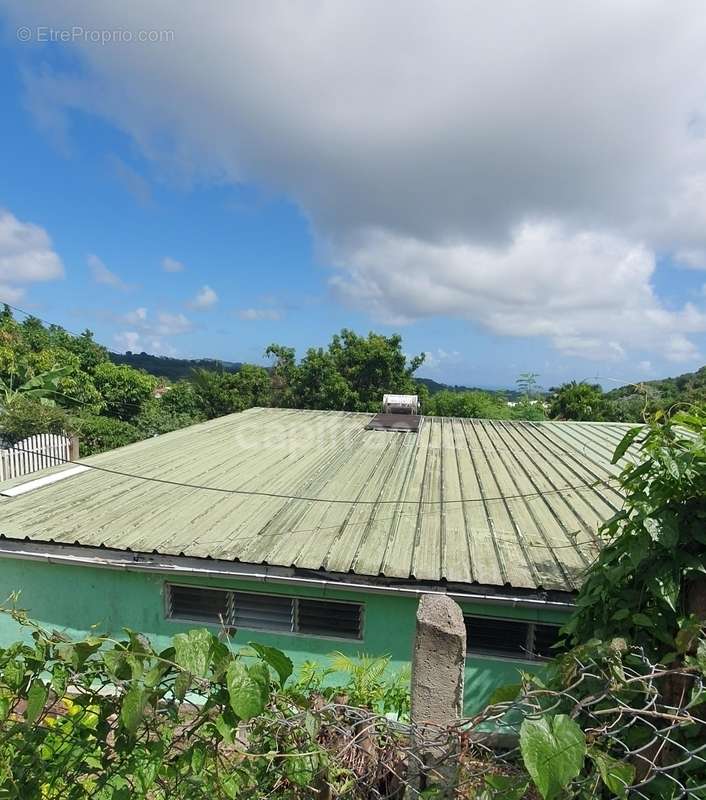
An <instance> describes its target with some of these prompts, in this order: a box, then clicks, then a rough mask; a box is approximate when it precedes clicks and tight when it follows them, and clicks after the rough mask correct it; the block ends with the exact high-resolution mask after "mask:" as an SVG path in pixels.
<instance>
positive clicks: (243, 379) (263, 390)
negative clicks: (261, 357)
mask: <svg viewBox="0 0 706 800" xmlns="http://www.w3.org/2000/svg"><path fill="white" fill-rule="evenodd" d="M229 376H230V381H229V385H230V386H232V387H233V390H234V391H235V392H236V393H237V394H238V396H239V397H240V402H241V405H242V407H243V408H252V407H253V406H269V405H271V404H272V378H271V377H270V373H269V372H268V371H267V370H266V369H265V368H264V367H258V366H256V365H255V364H243V365H242V366H241V367H240V369H239V370H238V371H237V372H236V373H234V374H233V373H229Z"/></svg>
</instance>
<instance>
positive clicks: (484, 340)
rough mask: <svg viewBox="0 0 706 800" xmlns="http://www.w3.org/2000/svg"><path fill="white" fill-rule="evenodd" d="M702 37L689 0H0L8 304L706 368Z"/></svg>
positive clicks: (598, 365) (68, 319) (0, 150)
mask: <svg viewBox="0 0 706 800" xmlns="http://www.w3.org/2000/svg"><path fill="white" fill-rule="evenodd" d="M704 52H706V15H704V14H703V7H702V5H701V3H700V2H687V1H686V0H677V2H652V1H651V0H640V2H637V1H636V0H635V1H633V0H619V1H616V0H610V1H609V2H608V1H606V2H603V1H602V0H597V1H596V2H593V3H590V4H588V3H585V4H567V3H565V2H560V1H559V0H545V2H543V3H542V4H529V3H526V2H519V1H518V2H510V0H502V1H501V2H498V3H492V4H491V3H486V2H474V1H473V0H464V1H463V2H452V1H451V0H441V2H434V3H431V2H428V0H427V1H426V2H418V1H417V0H405V2H404V3H403V2H398V1H397V0H392V1H391V2H388V3H384V4H383V3H379V2H369V1H368V0H357V2H356V3H350V2H344V0H326V2H323V1H322V0H300V1H297V2H291V1H290V0H282V1H281V2H278V1H277V0H273V2H270V3H267V4H253V3H245V2H239V0H229V2H211V3H209V4H208V5H207V6H204V4H203V3H200V2H199V3H196V2H191V0H180V2H179V3H174V2H173V0H171V1H170V2H162V1H161V0H152V2H150V3H149V4H145V3H138V2H131V1H130V0H123V2H121V3H110V4H109V3H95V2H64V1H63V0H53V2H52V3H51V4H49V3H46V2H33V1H32V0H24V2H22V3H16V2H8V0H0V97H2V117H1V123H0V124H1V127H0V145H1V146H0V300H4V301H6V302H10V303H12V304H14V305H16V306H18V307H20V308H23V309H26V310H28V311H31V312H32V313H34V314H36V315H37V316H39V317H42V318H44V319H47V320H51V321H54V322H58V323H60V324H63V325H64V326H65V327H66V328H68V329H69V330H74V331H80V330H83V329H85V328H87V327H88V328H90V329H91V330H93V331H94V332H95V335H96V338H97V340H99V341H100V342H102V343H103V344H105V345H107V346H109V347H110V348H112V349H115V350H118V351H124V350H132V351H141V350H145V351H147V352H151V353H158V354H164V355H174V356H178V357H212V358H221V359H224V360H228V361H253V362H257V363H263V358H264V355H263V354H264V350H265V348H266V347H267V345H269V344H270V343H273V342H276V343H280V344H287V345H290V346H293V347H295V348H296V349H297V352H298V353H299V354H300V355H302V354H303V353H304V352H305V350H306V349H307V348H308V347H312V346H315V347H318V346H325V345H326V344H327V342H328V341H329V340H330V337H331V335H332V334H333V333H335V332H337V331H338V330H340V329H341V328H342V327H348V328H353V329H354V330H356V331H358V332H359V333H366V332H367V331H369V330H375V331H379V332H381V333H385V334H390V333H393V332H398V333H400V334H401V335H402V336H403V339H404V349H405V352H407V353H408V354H410V355H412V354H416V353H420V352H424V353H426V363H425V364H424V365H423V367H422V368H421V369H420V371H419V373H418V374H420V375H423V376H426V377H431V378H434V379H436V380H439V381H444V382H448V383H452V384H464V385H474V386H488V387H507V386H512V385H513V384H514V382H515V379H516V377H517V376H518V374H520V373H522V372H528V371H532V372H535V373H538V374H539V376H540V377H539V383H540V384H541V385H543V386H545V387H549V386H552V385H556V384H558V383H561V382H563V381H566V380H570V379H576V380H582V379H591V380H593V379H598V380H599V381H600V382H602V383H603V384H604V385H605V386H606V387H610V386H614V385H615V384H616V382H617V383H621V384H622V383H627V382H630V381H637V380H644V379H648V378H655V377H664V376H667V375H675V374H679V373H682V372H685V371H691V370H693V369H697V368H699V367H700V366H702V365H703V364H704V363H706V224H705V223H706V59H704V57H703V53H704Z"/></svg>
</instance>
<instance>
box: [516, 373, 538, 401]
mask: <svg viewBox="0 0 706 800" xmlns="http://www.w3.org/2000/svg"><path fill="white" fill-rule="evenodd" d="M538 377H539V373H538V372H522V373H520V375H518V377H517V380H516V381H515V383H516V384H517V388H518V389H519V390H520V391H521V392H522V393H523V394H524V396H525V399H527V400H532V398H533V397H535V396H536V395H537V393H538V390H539V386H538V384H537V378H538Z"/></svg>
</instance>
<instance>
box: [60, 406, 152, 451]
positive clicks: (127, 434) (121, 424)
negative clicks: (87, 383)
mask: <svg viewBox="0 0 706 800" xmlns="http://www.w3.org/2000/svg"><path fill="white" fill-rule="evenodd" d="M72 426H73V428H74V430H75V431H76V433H77V434H78V437H79V441H80V443H81V454H82V455H86V456H90V455H92V454H93V453H102V452H103V451H104V450H112V449H113V448H115V447H123V445H126V444H131V443H132V442H137V441H138V440H139V439H141V438H143V437H142V436H141V434H140V431H139V430H138V429H137V428H136V427H135V426H134V425H131V424H130V423H129V422H125V421H123V420H120V419H113V418H112V417H99V416H95V415H92V414H85V415H82V416H79V417H74V418H73V421H72Z"/></svg>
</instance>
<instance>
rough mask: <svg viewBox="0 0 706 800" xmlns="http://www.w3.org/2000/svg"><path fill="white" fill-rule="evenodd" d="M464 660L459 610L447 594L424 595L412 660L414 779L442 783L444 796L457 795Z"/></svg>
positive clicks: (419, 783) (421, 785)
mask: <svg viewBox="0 0 706 800" xmlns="http://www.w3.org/2000/svg"><path fill="white" fill-rule="evenodd" d="M465 661H466V627H465V625H464V622H463V613H462V611H461V608H460V606H459V605H458V604H457V603H455V602H454V601H453V600H452V599H451V598H450V597H448V596H447V595H444V594H424V595H422V597H421V599H420V600H419V607H418V608H417V630H416V635H415V639H414V654H413V657H412V726H413V730H414V736H415V739H416V741H417V744H418V746H416V747H415V756H416V758H415V761H414V762H413V763H412V764H411V765H410V772H411V776H410V777H412V778H413V781H414V783H415V784H416V785H417V786H418V787H419V789H423V788H425V785H426V782H427V780H429V779H431V780H432V782H435V783H436V782H438V783H439V788H441V790H442V795H441V796H442V797H447V796H448V797H453V795H454V786H455V783H456V776H457V771H458V770H457V764H456V758H455V755H456V750H457V746H458V737H457V736H454V735H453V734H449V732H448V727H449V726H450V725H451V724H452V723H454V722H456V721H458V720H459V719H460V718H461V716H462V715H463V675H464V668H465ZM421 765H424V767H426V769H425V768H424V767H422V766H421Z"/></svg>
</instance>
